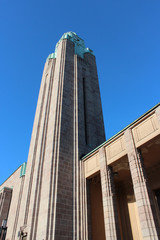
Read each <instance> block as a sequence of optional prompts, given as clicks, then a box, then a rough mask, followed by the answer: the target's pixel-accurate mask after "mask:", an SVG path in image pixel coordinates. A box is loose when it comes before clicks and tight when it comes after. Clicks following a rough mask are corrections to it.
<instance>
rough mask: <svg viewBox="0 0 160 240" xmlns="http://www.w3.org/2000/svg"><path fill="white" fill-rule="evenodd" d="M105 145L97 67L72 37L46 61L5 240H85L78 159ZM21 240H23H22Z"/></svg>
mask: <svg viewBox="0 0 160 240" xmlns="http://www.w3.org/2000/svg"><path fill="white" fill-rule="evenodd" d="M104 141H105V132H104V124H103V115H102V107H101V100H100V92H99V84H98V76H97V68H96V61H95V56H94V54H93V52H92V51H91V50H90V49H89V48H85V44H84V41H83V40H82V39H81V38H80V37H78V36H77V35H76V34H75V33H73V32H67V33H65V34H63V36H62V37H61V39H60V40H59V42H58V43H57V45H56V48H55V52H54V53H52V54H50V55H49V57H48V58H47V60H46V63H45V67H44V71H43V76H42V82H41V87H40V92H39V97H38V103H37V109H36V114H35V120H34V125H33V132H32V137H31V143H30V150H29V156H28V162H27V169H26V175H25V179H24V181H23V183H22V190H21V191H22V194H21V200H20V204H19V211H18V215H17V216H18V217H17V221H16V223H15V224H9V222H8V231H7V239H12V240H14V239H17V234H19V236H20V235H21V234H23V233H24V232H25V233H26V234H27V238H26V239H27V240H28V239H29V240H36V239H37V240H61V239H62V240H63V239H76V240H78V239H81V240H83V239H85V238H84V235H85V234H86V233H85V229H84V228H83V226H82V225H83V222H84V219H83V218H84V215H85V207H84V206H85V204H84V203H83V193H82V191H83V177H82V175H83V169H82V167H81V160H80V159H81V157H82V156H84V155H85V154H86V153H88V152H90V151H91V150H92V149H94V148H95V147H97V146H98V145H100V144H101V143H102V142H104ZM24 239H25V238H24Z"/></svg>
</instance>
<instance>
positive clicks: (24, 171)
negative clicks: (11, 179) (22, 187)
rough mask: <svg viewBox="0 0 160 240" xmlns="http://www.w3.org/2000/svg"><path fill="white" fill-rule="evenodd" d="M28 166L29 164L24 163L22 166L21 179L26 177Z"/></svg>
mask: <svg viewBox="0 0 160 240" xmlns="http://www.w3.org/2000/svg"><path fill="white" fill-rule="evenodd" d="M26 165H27V163H26V162H24V163H23V164H22V165H21V171H20V176H19V177H20V178H21V177H22V176H24V175H25V173H26Z"/></svg>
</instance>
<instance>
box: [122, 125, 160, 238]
mask: <svg viewBox="0 0 160 240" xmlns="http://www.w3.org/2000/svg"><path fill="white" fill-rule="evenodd" d="M124 135H125V143H126V150H127V154H128V160H129V166H130V171H131V176H132V181H133V188H134V194H135V198H136V203H137V208H138V213H139V220H140V224H141V231H142V237H143V239H145V240H152V239H154V240H156V239H157V240H158V239H159V238H160V231H159V230H160V229H159V226H157V224H158V222H157V221H156V219H155V218H156V214H154V204H153V195H152V193H151V189H150V186H149V185H148V180H147V178H146V173H145V168H144V166H143V160H142V157H141V154H140V152H138V150H137V149H136V147H135V144H134V140H133V136H132V132H131V130H130V129H127V130H126V131H125V134H124Z"/></svg>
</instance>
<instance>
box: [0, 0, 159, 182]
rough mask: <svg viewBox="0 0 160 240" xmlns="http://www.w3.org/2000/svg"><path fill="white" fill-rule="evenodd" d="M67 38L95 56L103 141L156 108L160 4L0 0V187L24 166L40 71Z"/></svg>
mask: <svg viewBox="0 0 160 240" xmlns="http://www.w3.org/2000/svg"><path fill="white" fill-rule="evenodd" d="M67 31H74V32H76V33H77V34H78V35H79V36H80V37H81V38H83V39H84V40H85V43H86V47H90V48H91V49H93V50H94V53H95V55H96V60H97V67H98V75H99V82H100V89H101V96H102V106H103V113H104V121H105V129H106V138H107V139H108V138H110V137H111V136H113V135H114V134H116V133H117V132H118V131H120V130H121V129H123V128H124V127H125V126H126V125H128V124H130V123H131V122H132V121H134V120H135V119H136V118H138V117H139V116H141V115H142V114H143V113H145V112H146V111H147V110H149V109H150V108H152V107H153V106H154V105H156V104H157V103H158V102H159V101H160V0H121V1H119V0H99V1H93V0H92V1H91V0H89V1H87V0H85V1H84V0H81V1H73V0H68V1H66V0H65V1H64V0H61V1H53V0H39V1H37V0H32V1H31V0H27V1H22V0H21V1H20V0H15V1H13V0H0V93H1V94H0V111H1V112H0V114H1V115H0V116H1V117H0V183H2V182H3V181H4V180H5V179H6V178H7V177H8V176H9V175H10V174H11V173H12V172H13V171H14V170H15V169H16V168H17V167H19V165H20V164H22V163H23V162H25V161H27V155H28V150H29V144H30V138H31V132H32V125H33V120H34V114H35V109H36V103H37V98H38V92H39V87H40V82H41V76H42V71H43V66H44V63H45V60H46V58H47V56H48V54H49V53H52V52H54V48H55V44H56V43H57V41H58V40H59V39H60V37H61V36H62V34H63V33H64V32H67Z"/></svg>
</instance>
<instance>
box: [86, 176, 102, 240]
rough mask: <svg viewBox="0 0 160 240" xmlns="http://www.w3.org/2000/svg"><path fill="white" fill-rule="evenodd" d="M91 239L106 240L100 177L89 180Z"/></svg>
mask: <svg viewBox="0 0 160 240" xmlns="http://www.w3.org/2000/svg"><path fill="white" fill-rule="evenodd" d="M89 198H90V221H91V239H92V240H97V239H98V240H105V239H106V238H105V229H104V215H103V204H102V190H101V181H100V175H99V174H98V175H96V176H94V177H92V178H91V179H89Z"/></svg>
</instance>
